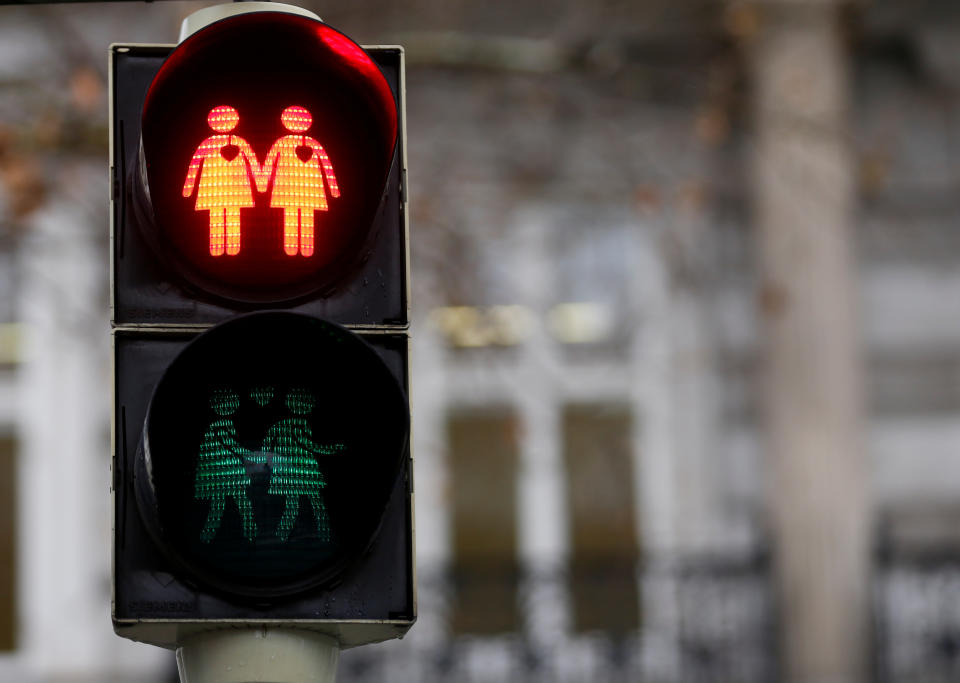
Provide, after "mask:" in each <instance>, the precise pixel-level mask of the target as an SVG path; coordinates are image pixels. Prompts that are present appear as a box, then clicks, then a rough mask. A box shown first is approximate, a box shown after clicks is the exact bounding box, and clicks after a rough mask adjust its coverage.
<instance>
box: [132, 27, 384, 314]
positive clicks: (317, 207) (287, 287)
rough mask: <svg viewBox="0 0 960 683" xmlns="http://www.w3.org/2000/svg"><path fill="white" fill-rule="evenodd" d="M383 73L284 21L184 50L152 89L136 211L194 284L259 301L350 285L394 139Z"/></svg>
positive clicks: (206, 32) (217, 34) (199, 37)
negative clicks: (348, 281) (350, 278)
mask: <svg viewBox="0 0 960 683" xmlns="http://www.w3.org/2000/svg"><path fill="white" fill-rule="evenodd" d="M396 107H397V105H396V100H395V98H394V96H393V92H392V90H391V89H390V85H389V84H388V83H387V81H386V79H385V78H384V76H383V74H382V72H381V71H380V69H379V68H378V67H377V65H376V64H375V63H374V62H373V61H372V60H371V58H370V57H369V56H368V55H367V53H366V52H364V51H363V50H362V49H361V48H360V47H359V46H357V45H356V44H355V43H354V42H353V41H351V40H350V39H349V38H347V37H346V36H344V35H343V34H341V33H338V32H337V31H335V30H334V29H332V28H330V27H329V26H326V25H325V24H323V23H321V22H318V21H315V20H312V19H308V18H306V17H301V16H295V15H290V14H284V13H278V12H260V13H253V14H248V15H241V16H237V17H232V18H229V19H225V20H223V21H220V22H217V23H215V24H212V25H211V26H209V27H207V28H205V29H203V30H201V31H199V32H197V33H195V34H194V35H192V36H191V37H189V38H188V39H187V40H185V41H184V42H183V43H182V44H181V45H180V46H179V47H178V48H177V49H176V50H174V52H173V53H172V54H171V55H170V57H169V58H168V59H167V60H166V62H165V63H164V65H163V66H162V67H161V69H160V71H159V72H158V74H157V76H156V77H155V78H154V80H153V83H152V84H151V86H150V89H149V91H148V93H147V97H146V100H145V102H144V109H143V119H142V146H141V153H142V164H141V168H140V170H139V176H138V182H139V184H140V188H141V191H139V192H138V196H137V200H138V201H137V206H138V207H139V208H140V211H141V213H143V214H145V215H146V217H147V218H148V219H149V220H147V221H144V223H146V224H147V227H146V230H147V232H148V239H149V240H150V242H151V243H152V244H153V245H154V247H155V249H156V250H157V251H158V252H159V254H160V255H161V257H163V259H164V260H165V261H167V262H168V263H169V264H170V265H171V267H172V268H173V269H174V270H175V271H176V272H177V273H179V275H180V276H181V277H182V278H183V279H184V280H186V281H187V283H188V284H190V285H192V286H193V287H194V288H198V289H200V290H202V291H204V292H207V293H209V294H211V295H213V296H214V297H218V298H226V299H230V300H234V301H241V302H252V303H263V302H274V301H276V302H279V301H286V300H290V299H295V298H297V297H300V296H304V295H306V294H310V293H312V292H315V291H318V290H331V289H334V288H336V286H337V285H339V284H341V283H342V282H343V281H344V280H345V278H347V277H348V276H349V275H350V274H351V272H353V271H354V270H355V268H356V266H357V265H358V264H360V263H362V261H363V259H364V258H365V256H366V251H367V245H368V244H369V243H370V240H371V238H372V237H373V236H372V235H371V234H370V231H371V229H372V226H373V224H374V220H373V218H374V216H375V214H376V211H377V209H378V207H379V205H380V200H381V196H382V194H383V191H384V187H385V182H386V179H387V174H388V171H389V169H390V165H391V163H392V161H393V156H394V149H395V146H396V140H397V130H398V124H397V120H398V119H397V108H396Z"/></svg>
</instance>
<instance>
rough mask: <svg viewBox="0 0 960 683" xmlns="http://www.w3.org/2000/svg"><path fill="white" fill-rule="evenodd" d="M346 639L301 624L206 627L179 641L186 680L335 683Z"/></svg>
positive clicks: (183, 679) (183, 680)
mask: <svg viewBox="0 0 960 683" xmlns="http://www.w3.org/2000/svg"><path fill="white" fill-rule="evenodd" d="M339 660H340V644H339V643H338V642H337V641H336V640H334V639H333V638H331V637H330V636H326V635H323V634H320V633H313V632H311V631H298V630H295V629H282V628H278V629H267V628H261V629H239V630H238V629H230V630H225V631H211V632H209V633H201V634H199V635H196V636H193V637H192V638H188V639H186V640H185V641H184V642H183V643H181V644H180V645H179V647H177V669H178V670H179V671H180V681H181V683H334V679H335V678H336V675H337V663H338V662H339Z"/></svg>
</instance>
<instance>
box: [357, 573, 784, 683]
mask: <svg viewBox="0 0 960 683" xmlns="http://www.w3.org/2000/svg"><path fill="white" fill-rule="evenodd" d="M570 580H571V575H570V573H569V572H567V571H566V570H560V571H556V572H549V573H543V572H539V573H537V574H528V575H526V576H524V575H521V576H520V577H518V581H519V591H518V596H519V603H520V605H521V621H522V622H523V623H524V628H523V631H522V632H518V633H503V634H497V635H487V636H476V635H470V634H455V633H453V632H452V630H451V628H450V623H449V620H448V619H447V618H446V617H445V614H447V613H449V607H450V606H451V605H452V604H453V602H454V601H455V600H456V590H457V582H456V580H455V579H454V578H453V577H452V576H451V575H450V574H449V573H435V574H432V575H431V574H429V573H428V574H426V575H424V574H423V573H421V576H420V579H419V593H420V612H421V616H420V623H418V624H417V625H416V626H415V627H414V630H413V631H412V632H411V634H410V636H409V637H408V639H407V640H405V641H402V642H394V643H385V644H383V645H379V646H373V647H365V648H358V649H356V650H349V651H347V652H345V653H344V654H343V656H342V659H341V665H340V673H339V678H338V680H341V681H343V682H344V683H367V682H370V683H373V682H374V681H376V682H377V683H414V682H416V683H440V682H441V681H443V682H452V681H456V682H457V683H481V682H482V683H487V682H490V683H492V682H494V681H496V682H497V683H509V682H521V681H522V682H529V683H547V682H550V683H553V682H563V683H636V682H637V681H651V682H663V683H667V682H681V681H682V682H683V683H720V682H723V683H754V682H756V683H769V682H770V681H772V680H774V679H775V672H776V656H775V647H774V645H775V630H774V624H775V619H774V609H773V594H772V587H771V583H770V574H769V571H768V568H767V563H766V562H765V561H763V560H749V561H742V560H737V561H730V560H709V561H698V562H695V563H691V562H686V563H683V564H682V565H673V566H671V567H654V566H647V567H644V568H642V569H641V571H640V572H639V575H638V577H637V580H638V585H639V588H640V591H639V593H640V594H641V595H642V596H643V597H642V600H641V601H640V604H642V605H643V612H644V613H643V614H641V619H640V624H641V625H640V628H639V630H633V631H630V632H626V633H612V632H604V631H600V630H593V631H585V632H577V631H576V629H575V628H563V627H562V626H561V624H562V623H563V622H564V619H565V618H566V619H568V617H564V616H563V614H562V612H563V608H562V607H560V606H559V605H562V604H563V595H564V594H565V593H567V590H568V589H567V587H568V586H569V581H570ZM567 594H568V593H567ZM543 601H556V602H557V603H558V604H556V605H548V606H547V609H543V608H544V605H543V604H542V603H543ZM551 608H557V609H556V610H554V611H553V612H552V609H551ZM638 609H640V607H639V606H638ZM552 613H554V614H555V618H556V620H557V621H558V622H559V623H557V624H550V623H544V624H539V625H538V624H535V623H534V622H535V621H536V620H537V619H538V618H539V619H543V618H544V615H546V618H547V620H548V621H551V620H553V619H554V617H553V616H550V615H551V614H552Z"/></svg>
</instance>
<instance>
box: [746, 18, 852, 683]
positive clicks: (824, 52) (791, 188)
mask: <svg viewBox="0 0 960 683" xmlns="http://www.w3.org/2000/svg"><path fill="white" fill-rule="evenodd" d="M748 19H749V18H748ZM753 21H754V22H755V23H754V25H753V28H754V29H755V30H754V34H753V36H752V37H753V41H752V50H751V52H750V54H751V58H752V64H751V66H752V70H753V76H754V88H755V90H754V93H755V100H754V116H755V119H756V125H757V131H756V132H757V136H756V155H755V158H754V172H755V177H754V181H755V187H754V192H755V208H756V220H757V231H758V233H757V238H758V241H759V258H760V268H761V283H762V284H761V291H760V298H759V306H760V314H761V317H762V320H763V325H764V332H765V335H766V339H765V342H766V347H765V359H764V360H765V367H764V371H765V378H764V382H765V383H764V390H765V396H764V403H763V409H764V411H765V415H764V420H765V425H764V426H765V429H766V437H767V447H768V448H767V452H768V462H769V471H768V473H769V490H768V501H769V509H770V513H771V523H772V528H773V533H774V538H773V543H774V552H775V566H776V571H777V580H778V584H779V591H780V601H779V616H780V620H781V628H782V631H781V638H782V641H781V645H782V647H781V653H782V658H783V659H782V670H783V677H782V679H783V680H785V681H788V682H790V683H794V682H799V683H808V682H809V683H812V682H816V683H829V682H833V681H836V682H838V683H839V682H843V683H848V682H850V683H855V682H857V681H863V680H865V677H866V647H867V631H866V624H867V615H868V608H869V604H868V599H869V578H870V572H869V561H870V560H869V510H868V502H867V491H866V487H867V481H866V471H865V465H864V460H863V447H862V438H861V410H862V398H861V389H860V381H861V377H860V369H859V358H858V346H859V340H858V338H857V330H858V324H857V316H856V310H855V309H856V305H855V300H856V295H855V280H856V274H855V255H854V253H853V244H852V239H853V236H852V232H853V227H854V222H853V220H854V219H853V209H854V203H855V201H856V186H855V177H854V165H853V157H852V153H851V149H850V140H849V135H848V125H849V124H848V112H847V108H848V102H847V100H848V97H849V92H850V83H849V74H848V58H847V55H846V54H845V49H844V45H843V36H842V34H841V31H840V27H839V24H838V3H837V2H833V1H830V0H795V1H794V2H766V3H761V5H760V13H759V14H757V15H754V18H753ZM744 26H746V27H749V26H751V23H750V20H748V21H746V23H741V28H743V27H744Z"/></svg>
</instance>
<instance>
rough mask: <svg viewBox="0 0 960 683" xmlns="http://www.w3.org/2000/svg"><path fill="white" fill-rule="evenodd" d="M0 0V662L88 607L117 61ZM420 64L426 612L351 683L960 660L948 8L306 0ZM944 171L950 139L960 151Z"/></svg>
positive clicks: (697, 1)
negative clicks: (110, 120) (110, 99)
mask: <svg viewBox="0 0 960 683" xmlns="http://www.w3.org/2000/svg"><path fill="white" fill-rule="evenodd" d="M201 6H203V5H201V4H197V3H182V2H162V3H153V4H133V3H117V4H101V5H51V6H42V7H29V8H25V7H0V293H2V295H0V680H2V681H18V682H23V681H26V682H32V681H170V680H174V677H175V672H174V666H173V657H172V653H169V652H166V651H162V650H157V649H154V648H150V647H147V646H141V645H136V644H133V643H129V642H127V641H124V640H122V639H120V638H117V637H116V636H114V635H113V633H112V629H111V626H110V618H109V615H110V606H109V600H110V537H111V530H110V522H111V520H110V493H109V467H110V462H109V444H110V439H109V393H110V389H109V388H110V377H109V367H110V364H109V334H108V320H109V314H108V310H107V305H108V223H109V219H108V204H107V202H108V187H107V94H106V89H107V69H106V48H107V45H108V44H109V43H111V42H163V43H170V42H174V41H175V39H176V35H177V32H178V28H179V22H180V20H181V19H182V18H183V17H184V16H185V15H187V14H188V13H190V12H191V11H193V10H195V9H197V8H199V7H201ZM306 6H307V7H309V8H310V9H313V10H315V11H317V12H318V13H319V14H320V15H321V16H322V17H324V19H325V20H327V21H328V22H329V23H330V24H332V25H333V26H335V27H337V28H339V29H341V30H343V31H344V32H346V33H348V34H349V35H351V36H352V37H354V38H355V39H357V40H358V41H359V42H361V43H367V44H396V43H399V44H402V45H404V46H405V47H406V50H407V52H406V55H407V64H408V92H407V96H408V100H407V127H408V134H409V140H408V155H409V167H410V193H411V194H410V197H411V199H410V201H411V208H410V213H411V216H412V219H411V233H412V250H413V264H412V266H413V288H414V290H413V297H414V298H413V304H414V311H413V314H414V323H413V329H414V340H415V341H414V358H413V379H412V383H413V396H412V406H413V415H414V424H415V442H414V454H415V457H416V489H417V543H418V548H417V551H418V572H419V601H420V604H419V609H420V620H419V622H418V624H417V625H416V626H415V627H414V629H413V630H412V631H411V633H410V635H409V636H408V637H407V638H406V639H405V640H404V641H400V642H393V643H387V644H383V645H377V646H371V647H367V648H361V649H358V650H355V651H348V652H346V653H344V655H343V657H342V659H341V669H340V674H339V678H338V680H341V681H344V682H348V681H356V682H366V681H384V682H396V683H408V682H409V683H414V682H424V683H426V682H434V681H437V682H440V681H451V682H452V681H457V682H470V683H473V682H478V683H479V682H481V681H483V682H485V681H497V682H502V681H518V682H519V681H537V682H547V681H564V682H569V683H580V682H586V681H604V682H608V681H609V682H618V681H623V682H626V681H652V682H664V683H667V682H682V683H686V682H696V681H718V682H719V681H724V682H743V683H747V682H753V681H757V682H767V681H772V680H783V681H801V682H804V683H806V682H807V681H817V682H818V683H820V682H822V681H837V682H843V683H847V682H850V683H858V682H859V681H868V680H872V681H897V682H898V683H899V682H921V681H922V682H934V681H947V680H955V679H956V677H957V676H958V675H960V304H958V302H960V226H958V220H960V198H958V197H960V192H958V190H960V163H958V162H957V161H956V159H958V158H960V47H958V46H960V5H957V4H956V3H955V2H951V1H950V0H929V1H927V2H909V1H907V0H873V1H872V2H870V1H866V0H865V1H864V2H856V3H853V2H851V3H839V2H832V1H831V0H792V1H790V2H775V1H773V0H770V1H759V2H754V3H738V2H721V1H720V0H709V1H707V0H683V1H678V0H672V1H667V0H648V1H646V2H623V1H620V0H604V1H597V0H593V1H590V2H588V1H586V0H564V1H562V2H559V1H558V2H555V3H551V4H550V5H549V6H544V5H543V4H542V3H537V2H532V1H529V0H513V1H512V2H509V3H497V2H494V3H489V2H488V3H477V2H465V1H461V0H447V1H445V2H434V1H432V0H414V1H411V2H407V3H388V2H384V1H383V0H353V2H350V3H340V4H339V5H337V4H335V3H316V2H311V3H307V5H306ZM954 152H957V153H958V156H956V157H955V156H954Z"/></svg>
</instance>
